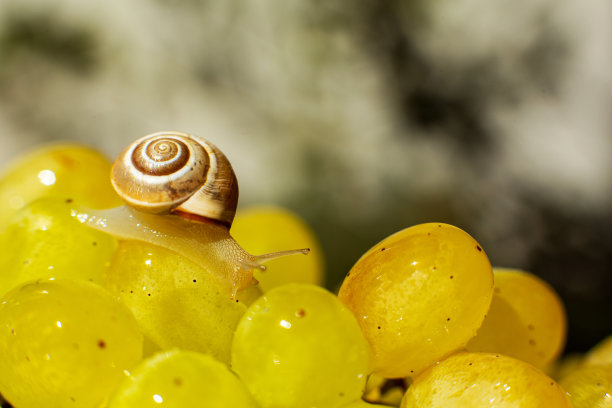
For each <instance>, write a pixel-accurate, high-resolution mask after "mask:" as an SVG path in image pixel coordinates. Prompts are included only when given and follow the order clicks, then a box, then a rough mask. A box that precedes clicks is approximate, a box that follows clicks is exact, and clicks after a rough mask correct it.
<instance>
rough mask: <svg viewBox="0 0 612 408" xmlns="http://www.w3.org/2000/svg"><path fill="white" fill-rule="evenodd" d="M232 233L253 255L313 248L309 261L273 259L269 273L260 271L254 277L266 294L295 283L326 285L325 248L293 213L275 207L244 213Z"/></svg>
mask: <svg viewBox="0 0 612 408" xmlns="http://www.w3.org/2000/svg"><path fill="white" fill-rule="evenodd" d="M230 232H231V234H232V236H233V237H234V238H235V239H236V241H238V242H239V243H240V245H242V246H243V247H244V249H246V250H247V251H248V252H250V253H252V254H265V253H269V252H274V251H278V250H282V249H293V248H310V253H309V254H308V256H307V257H301V256H299V257H297V256H289V257H284V258H278V259H273V260H271V261H268V262H267V263H266V268H267V269H266V270H265V271H263V272H262V271H259V270H256V271H255V273H254V276H255V278H256V279H257V280H258V281H259V285H260V286H261V288H262V290H263V291H264V292H265V291H267V290H269V289H272V288H274V287H277V286H281V285H284V284H286V283H292V282H296V283H312V284H315V285H321V284H322V283H323V280H324V277H325V276H324V275H325V270H324V261H323V251H322V249H321V245H320V244H319V241H318V239H317V237H316V236H315V234H314V232H313V231H312V230H311V229H310V227H309V226H308V224H306V223H305V222H304V221H303V220H301V219H300V218H299V217H298V216H297V215H295V214H293V213H292V212H290V211H288V210H286V209H284V208H280V207H273V206H259V207H250V208H247V209H244V210H240V211H238V213H237V214H236V218H235V219H234V223H233V224H232V229H231V231H230Z"/></svg>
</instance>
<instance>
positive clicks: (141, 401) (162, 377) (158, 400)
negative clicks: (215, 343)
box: [108, 350, 257, 408]
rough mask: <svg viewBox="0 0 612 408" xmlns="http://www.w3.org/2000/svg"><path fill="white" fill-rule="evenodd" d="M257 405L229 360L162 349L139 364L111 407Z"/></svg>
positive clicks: (253, 407) (250, 407) (248, 407)
mask: <svg viewBox="0 0 612 408" xmlns="http://www.w3.org/2000/svg"><path fill="white" fill-rule="evenodd" d="M160 406H161V407H165V408H185V407H207V408H227V407H235V408H257V405H256V404H255V402H254V401H253V397H252V396H251V395H250V394H249V392H248V390H247V389H246V387H245V386H244V384H243V383H242V382H240V380H239V379H238V378H237V377H236V375H235V374H234V373H232V372H231V371H230V370H229V369H228V368H227V366H226V365H225V364H223V363H221V362H219V361H217V360H215V359H214V358H213V357H212V356H210V355H206V354H201V353H196V352H192V351H182V350H172V351H168V352H161V353H158V354H156V355H154V356H152V357H150V358H148V359H146V360H145V361H143V362H142V363H141V364H139V365H138V366H137V367H136V368H135V369H134V370H133V371H132V373H131V375H130V376H129V377H128V378H126V379H125V380H124V381H123V383H122V384H121V386H120V387H119V388H118V389H117V391H116V393H115V394H114V396H113V397H112V399H111V402H110V404H109V405H108V408H134V407H138V408H146V407H160Z"/></svg>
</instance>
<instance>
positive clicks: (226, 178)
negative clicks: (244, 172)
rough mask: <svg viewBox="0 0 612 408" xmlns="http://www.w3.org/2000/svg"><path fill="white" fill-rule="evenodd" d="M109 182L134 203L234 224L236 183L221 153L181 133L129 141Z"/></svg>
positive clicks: (145, 209) (152, 209)
mask: <svg viewBox="0 0 612 408" xmlns="http://www.w3.org/2000/svg"><path fill="white" fill-rule="evenodd" d="M111 181H112V183H113V186H114V187H115V190H116V191H117V193H118V194H119V195H120V196H121V198H123V200H124V201H125V202H126V203H128V204H129V205H131V206H132V207H134V208H136V209H138V210H140V211H143V212H150V213H158V214H159V213H170V212H176V213H179V214H181V215H185V216H187V217H188V218H205V219H208V220H213V221H217V222H220V223H222V224H225V225H227V226H228V227H229V226H230V225H231V224H232V221H233V219H234V215H235V214H236V207H237V205H238V182H237V180H236V175H235V174H234V170H233V169H232V166H231V164H230V163H229V161H228V160H227V158H226V157H225V155H224V154H223V153H222V152H221V151H220V150H219V149H218V148H217V147H216V146H214V145H213V144H211V143H210V142H208V141H206V140H204V139H201V138H199V137H197V136H194V135H190V134H188V133H182V132H159V133H153V134H151V135H148V136H145V137H142V138H140V139H138V140H136V141H135V142H133V143H132V144H130V145H129V146H128V147H127V148H125V150H123V152H121V154H119V156H118V157H117V159H116V160H115V162H114V164H113V167H112V169H111Z"/></svg>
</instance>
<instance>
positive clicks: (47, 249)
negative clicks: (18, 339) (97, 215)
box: [0, 197, 117, 295]
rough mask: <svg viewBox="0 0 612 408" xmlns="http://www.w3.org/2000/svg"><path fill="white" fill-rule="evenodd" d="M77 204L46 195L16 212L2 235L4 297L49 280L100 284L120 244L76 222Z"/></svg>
mask: <svg viewBox="0 0 612 408" xmlns="http://www.w3.org/2000/svg"><path fill="white" fill-rule="evenodd" d="M73 205H74V203H73V202H72V201H71V200H66V199H61V198H57V197H47V198H41V199H38V200H36V201H34V202H32V203H30V204H29V205H27V206H25V207H24V208H22V209H21V210H19V211H18V212H17V213H15V214H14V216H13V217H12V218H11V221H10V223H9V224H8V226H7V230H6V234H5V235H4V237H3V238H4V239H3V241H4V242H3V243H2V249H3V256H2V257H1V258H0V270H2V275H0V295H1V294H3V293H6V292H7V291H8V290H10V289H12V288H13V287H14V286H17V285H19V284H21V283H24V282H27V281H29V280H32V279H39V278H46V277H56V278H71V279H78V280H88V281H92V282H96V283H99V282H100V281H101V279H102V273H103V272H104V271H105V270H106V268H107V267H108V265H109V264H110V261H111V259H112V257H113V255H114V253H115V251H116V249H117V240H116V239H115V238H113V237H111V236H110V235H108V234H105V233H103V232H100V231H96V230H94V229H92V228H87V227H86V226H84V225H82V224H81V223H79V222H78V221H77V220H75V219H74V218H73V217H72V216H71V211H72V208H73Z"/></svg>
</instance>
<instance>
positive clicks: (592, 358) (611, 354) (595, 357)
mask: <svg viewBox="0 0 612 408" xmlns="http://www.w3.org/2000/svg"><path fill="white" fill-rule="evenodd" d="M583 364H585V365H589V366H594V365H612V336H608V337H606V338H605V339H603V340H602V341H601V342H600V343H599V344H597V345H596V346H595V347H593V348H592V349H591V350H589V352H588V353H587V354H586V355H585V356H584V361H583Z"/></svg>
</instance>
